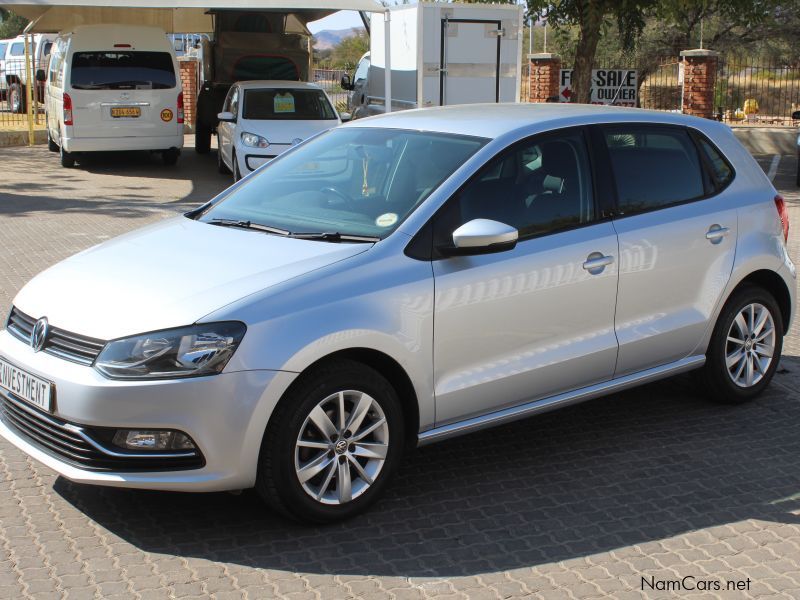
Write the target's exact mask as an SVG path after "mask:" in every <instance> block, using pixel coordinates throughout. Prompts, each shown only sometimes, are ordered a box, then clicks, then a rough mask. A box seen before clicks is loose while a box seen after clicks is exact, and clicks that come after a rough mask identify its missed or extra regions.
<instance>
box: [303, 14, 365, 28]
mask: <svg viewBox="0 0 800 600" xmlns="http://www.w3.org/2000/svg"><path fill="white" fill-rule="evenodd" d="M349 27H363V25H362V23H361V17H359V16H358V13H357V12H356V11H354V10H340V11H339V12H336V13H333V14H332V15H331V16H330V17H325V18H324V19H320V20H319V21H314V22H313V23H309V24H308V28H309V29H310V30H311V33H317V32H318V31H323V30H325V29H347V28H349Z"/></svg>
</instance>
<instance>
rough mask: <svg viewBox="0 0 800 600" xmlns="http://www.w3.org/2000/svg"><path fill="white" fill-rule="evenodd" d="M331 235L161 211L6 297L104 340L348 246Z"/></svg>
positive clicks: (182, 316) (242, 291) (200, 312)
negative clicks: (303, 236)
mask: <svg viewBox="0 0 800 600" xmlns="http://www.w3.org/2000/svg"><path fill="white" fill-rule="evenodd" d="M370 247H371V245H370V244H346V243H341V244H336V243H328V242H320V241H309V240H298V239H292V238H284V237H280V236H276V235H271V234H266V233H262V232H257V231H250V230H245V229H235V228H228V227H218V226H215V225H208V224H207V223H201V222H199V221H194V220H192V219H188V218H186V217H178V218H175V219H168V220H166V221H162V222H161V223H158V224H156V225H152V226H150V227H146V228H144V229H140V230H138V231H134V232H132V233H128V234H126V235H123V236H121V237H118V238H115V239H113V240H110V241H108V242H105V243H103V244H100V245H99V246H95V247H93V248H90V249H88V250H85V251H83V252H81V253H80V254H76V255H75V256H73V257H71V258H68V259H66V260H64V261H62V262H60V263H58V264H56V265H55V266H53V267H50V268H49V269H47V270H46V271H44V272H42V273H40V274H39V275H37V276H36V277H34V278H33V279H32V280H31V281H30V283H28V284H27V285H26V286H25V287H24V288H22V290H21V291H20V292H19V294H17V297H16V298H15V299H14V305H15V306H16V307H17V308H19V310H21V311H22V312H24V313H26V314H28V315H30V316H32V317H35V318H37V319H38V318H41V317H47V319H48V321H49V322H50V323H51V324H52V325H53V326H54V327H58V328H60V329H65V330H67V331H71V332H73V333H79V334H82V335H86V336H89V337H94V338H99V339H104V340H111V339H115V338H119V337H124V336H129V335H134V334H139V333H145V332H148V331H154V330H158V329H167V328H170V327H179V326H182V325H190V324H192V323H194V322H196V321H198V320H200V319H201V318H202V317H204V316H205V315H208V314H209V313H211V312H213V311H216V310H219V309H220V308H222V307H224V306H225V305H227V304H230V303H231V302H234V301H236V300H239V299H241V298H244V297H245V296H248V295H250V294H253V293H255V292H258V291H261V290H263V289H265V288H268V287H270V286H273V285H275V284H278V283H281V282H283V281H286V280H288V279H291V278H293V277H297V276H299V275H302V274H304V273H308V272H309V271H313V270H315V269H319V268H321V267H324V266H326V265H330V264H332V263H335V262H338V261H340V260H343V259H346V258H349V257H351V256H355V255H356V254H360V253H361V252H364V251H366V250H367V249H369V248H370Z"/></svg>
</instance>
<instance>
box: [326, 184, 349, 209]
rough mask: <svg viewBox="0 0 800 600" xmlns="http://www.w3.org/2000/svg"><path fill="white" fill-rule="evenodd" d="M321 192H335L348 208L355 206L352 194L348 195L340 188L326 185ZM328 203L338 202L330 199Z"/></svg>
mask: <svg viewBox="0 0 800 600" xmlns="http://www.w3.org/2000/svg"><path fill="white" fill-rule="evenodd" d="M320 192H322V193H325V194H333V195H334V196H337V197H338V198H339V199H340V200H341V201H342V202H343V203H344V205H345V206H346V207H347V208H353V200H352V199H351V198H350V196H348V195H347V194H345V193H344V192H342V191H340V190H337V189H336V188H335V187H332V186H326V187H324V188H322V189H321V190H320ZM328 203H329V204H338V203H336V202H331V201H330V200H329V201H328Z"/></svg>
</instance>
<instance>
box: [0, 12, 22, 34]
mask: <svg viewBox="0 0 800 600" xmlns="http://www.w3.org/2000/svg"><path fill="white" fill-rule="evenodd" d="M27 24H28V19H25V18H23V17H20V16H19V15H16V14H14V13H13V12H11V11H10V10H6V9H5V8H0V40H2V39H6V38H13V37H17V36H18V35H20V34H21V33H22V32H23V30H24V29H25V26H26V25H27Z"/></svg>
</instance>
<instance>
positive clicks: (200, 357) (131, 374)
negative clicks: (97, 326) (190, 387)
mask: <svg viewBox="0 0 800 600" xmlns="http://www.w3.org/2000/svg"><path fill="white" fill-rule="evenodd" d="M246 330H247V327H245V325H244V323H239V322H237V321H231V322H226V323H208V324H203V325H193V326H191V327H181V328H179V329H165V330H163V331H154V332H153V333H146V334H144V335H137V336H134V337H129V338H124V339H121V340H115V341H113V342H109V343H108V344H106V346H105V348H103V350H102V351H101V352H100V355H99V356H98V357H97V360H96V361H95V364H94V366H95V368H96V369H97V370H98V371H100V372H101V373H102V374H103V375H105V376H106V377H110V378H111V379H166V378H172V377H193V376H199V375H216V374H217V373H220V372H221V371H222V369H224V368H225V365H226V364H227V363H228V361H229V360H230V358H231V356H233V353H234V352H235V351H236V348H237V347H238V346H239V342H241V341H242V337H244V332H245V331H246Z"/></svg>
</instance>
